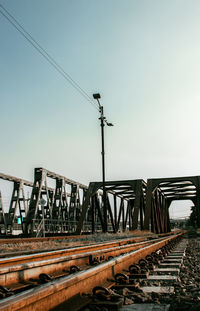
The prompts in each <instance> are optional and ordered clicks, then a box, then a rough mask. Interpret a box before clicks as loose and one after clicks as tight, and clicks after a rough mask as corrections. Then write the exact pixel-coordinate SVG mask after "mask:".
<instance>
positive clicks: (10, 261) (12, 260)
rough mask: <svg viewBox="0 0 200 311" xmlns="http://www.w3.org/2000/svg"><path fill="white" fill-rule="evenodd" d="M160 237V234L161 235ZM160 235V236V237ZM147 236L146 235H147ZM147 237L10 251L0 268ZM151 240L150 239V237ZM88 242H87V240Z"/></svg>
mask: <svg viewBox="0 0 200 311" xmlns="http://www.w3.org/2000/svg"><path fill="white" fill-rule="evenodd" d="M161 237H162V235H161ZM161 237H160V238H161ZM147 238H148V237H147ZM147 238H146V237H145V238H144V237H143V238H141V237H140V238H135V237H133V238H126V239H120V240H114V241H111V242H101V243H96V244H92V245H89V246H88V245H87V246H78V247H71V248H69V247H67V248H66V249H63V248H62V249H59V250H58V249H57V250H52V249H51V250H46V251H44V250H43V251H42V252H39V251H38V252H37V253H36V251H34V253H32V252H31V254H27V255H25V256H21V255H17V256H13V255H14V253H12V257H9V258H1V259H0V268H2V267H5V266H11V265H17V264H21V263H26V262H30V261H31V262H33V261H40V260H47V259H52V258H56V257H62V256H67V255H74V254H80V253H85V252H92V251H96V250H104V249H105V248H112V247H117V246H122V245H126V244H131V243H134V245H135V244H137V243H141V242H145V241H147ZM153 240H155V241H156V240H157V238H154V239H153ZM151 241H152V239H151ZM80 243H81V241H80ZM88 243H89V242H88Z"/></svg>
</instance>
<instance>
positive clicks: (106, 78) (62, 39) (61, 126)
mask: <svg viewBox="0 0 200 311" xmlns="http://www.w3.org/2000/svg"><path fill="white" fill-rule="evenodd" d="M0 3H1V4H2V5H4V6H5V8H6V9H7V10H8V11H9V12H10V13H11V14H12V15H14V16H15V17H16V19H17V20H18V21H19V22H20V23H21V24H22V25H23V26H24V27H25V29H26V30H27V31H28V32H30V33H31V34H32V36H33V37H34V38H35V39H36V40H37V41H38V42H39V43H40V44H41V45H42V46H43V47H44V48H45V49H46V50H47V51H48V52H49V53H50V54H51V55H52V56H53V57H54V58H55V59H56V60H57V62H58V63H59V64H60V65H61V66H62V67H63V68H64V69H65V70H66V71H67V72H68V73H69V74H70V75H71V76H72V78H73V79H74V80H75V81H76V82H77V83H78V84H79V85H80V86H81V87H82V88H83V89H84V90H85V91H86V92H87V93H88V94H89V95H91V96H92V94H93V93H94V92H100V94H101V97H102V98H101V103H102V105H103V106H104V111H105V115H106V117H107V119H108V120H109V121H110V122H112V123H114V127H112V128H105V132H106V133H105V141H106V142H105V147H106V178H107V179H108V180H120V179H137V178H143V179H147V178H153V177H172V176H187V175H188V176H189V175H200V160H199V159H200V144H199V135H200V122H199V117H200V87H199V85H200V18H199V16H200V1H199V0H192V1H191V0H167V1H160V0H101V1H100V0H59V1H57V0H42V1H41V0H34V1H32V0H0ZM0 44H1V47H0V127H1V130H0V141H1V153H0V171H1V172H4V173H7V174H11V175H14V176H18V177H22V178H26V179H29V180H33V168H34V167H39V166H42V167H45V168H47V169H49V170H52V171H55V172H57V173H59V174H62V175H64V176H67V177H68V178H72V179H75V180H77V181H80V182H82V183H85V184H88V183H89V181H94V180H99V179H101V144H100V138H101V137H100V126H99V120H98V117H99V114H98V111H97V110H96V109H94V107H93V106H92V105H91V104H90V103H89V102H87V101H86V100H85V99H84V98H83V97H82V96H81V95H80V94H79V93H77V91H76V90H74V89H73V88H72V86H71V85H70V84H69V83H67V82H66V81H65V80H64V79H63V78H62V77H61V76H60V75H59V74H58V73H57V72H56V71H55V70H54V69H53V68H52V67H51V66H50V65H49V64H48V63H47V62H46V60H45V59H43V58H42V57H41V55H40V54H39V53H38V52H37V51H36V50H34V49H33V47H32V46H31V45H30V44H29V43H28V42H27V41H26V40H25V39H24V38H23V37H22V36H21V35H20V34H19V33H18V32H17V31H16V29H14V28H13V26H12V25H11V24H9V23H8V21H7V20H6V19H5V18H4V17H3V16H2V15H0Z"/></svg>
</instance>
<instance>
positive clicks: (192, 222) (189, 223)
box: [187, 206, 197, 227]
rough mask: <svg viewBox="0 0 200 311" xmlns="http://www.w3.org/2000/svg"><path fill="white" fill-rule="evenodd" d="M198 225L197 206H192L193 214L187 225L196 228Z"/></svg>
mask: <svg viewBox="0 0 200 311" xmlns="http://www.w3.org/2000/svg"><path fill="white" fill-rule="evenodd" d="M196 224H197V214H196V206H191V214H190V218H189V219H188V221H187V225H188V226H192V227H196Z"/></svg>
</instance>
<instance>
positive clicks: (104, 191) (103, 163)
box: [99, 104, 108, 232]
mask: <svg viewBox="0 0 200 311" xmlns="http://www.w3.org/2000/svg"><path fill="white" fill-rule="evenodd" d="M99 107H100V113H101V117H100V120H101V146H102V152H101V155H102V181H103V220H104V228H103V232H107V230H108V228H107V227H108V226H107V206H106V188H105V149H104V115H103V106H101V105H100V104H99Z"/></svg>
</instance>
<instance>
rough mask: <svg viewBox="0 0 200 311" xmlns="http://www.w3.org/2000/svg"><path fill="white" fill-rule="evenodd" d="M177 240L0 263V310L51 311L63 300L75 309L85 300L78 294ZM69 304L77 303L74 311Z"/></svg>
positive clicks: (104, 246)
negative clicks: (0, 295)
mask: <svg viewBox="0 0 200 311" xmlns="http://www.w3.org/2000/svg"><path fill="white" fill-rule="evenodd" d="M180 236H181V234H177V235H173V236H170V237H169V236H168V237H162V238H159V239H154V240H149V241H143V242H138V243H133V241H130V239H128V240H120V241H115V242H111V243H103V244H98V245H91V246H88V247H82V248H79V249H78V248H74V249H70V250H60V251H54V252H49V253H42V254H35V255H27V256H21V258H19V257H20V256H17V257H13V258H8V259H1V260H0V264H1V267H2V265H4V266H3V267H2V268H0V284H1V286H4V287H3V288H2V289H1V288H0V289H1V292H2V293H3V294H2V296H3V297H5V298H4V299H2V300H1V301H0V310H51V309H53V308H55V307H57V306H58V305H61V304H62V303H66V301H68V302H67V304H68V309H67V310H70V308H71V310H73V311H75V310H78V308H79V309H80V306H81V304H85V303H88V300H90V298H88V297H87V296H82V294H83V293H86V294H88V293H91V291H92V289H93V288H94V287H95V286H99V285H100V286H102V285H103V286H108V287H110V286H111V285H112V284H113V277H114V276H115V275H116V274H117V273H123V272H124V270H127V269H128V268H129V266H130V265H133V264H134V263H136V262H138V261H139V260H140V259H144V258H145V257H146V256H147V255H150V254H151V253H152V252H156V251H157V250H158V249H161V248H163V247H166V245H168V244H169V243H173V241H176V240H177V239H179V238H180ZM134 240H135V239H134ZM45 256H46V257H45ZM127 271H128V270H127ZM110 280H111V281H110ZM114 282H115V281H114ZM42 283H43V284H42ZM44 283H45V284H44ZM7 287H10V288H11V290H8V289H7ZM6 296H7V297H6ZM8 296H9V297H8ZM74 297H76V298H75V299H74ZM77 297H78V298H79V299H78V300H77ZM74 301H75V302H76V303H77V301H78V307H76V306H75V304H74ZM70 306H71V307H70Z"/></svg>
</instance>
